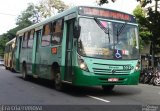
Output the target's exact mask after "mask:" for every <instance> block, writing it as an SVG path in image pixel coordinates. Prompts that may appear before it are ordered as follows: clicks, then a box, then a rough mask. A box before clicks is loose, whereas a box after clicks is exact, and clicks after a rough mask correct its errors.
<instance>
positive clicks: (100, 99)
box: [87, 95, 110, 103]
mask: <svg viewBox="0 0 160 111" xmlns="http://www.w3.org/2000/svg"><path fill="white" fill-rule="evenodd" d="M87 96H88V97H90V98H93V99H97V100H100V101H103V102H106V103H109V102H110V101H108V100H105V99H102V98H98V97H95V96H91V95H87Z"/></svg>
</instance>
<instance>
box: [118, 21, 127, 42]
mask: <svg viewBox="0 0 160 111" xmlns="http://www.w3.org/2000/svg"><path fill="white" fill-rule="evenodd" d="M126 25H127V22H125V23H124V24H123V25H122V26H121V27H120V29H119V30H118V28H117V43H118V37H119V35H120V34H121V33H122V31H123V30H124V28H125V27H126Z"/></svg>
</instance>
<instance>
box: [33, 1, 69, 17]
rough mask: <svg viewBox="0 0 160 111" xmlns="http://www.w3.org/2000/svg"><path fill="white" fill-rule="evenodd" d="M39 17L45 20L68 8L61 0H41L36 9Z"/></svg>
mask: <svg viewBox="0 0 160 111" xmlns="http://www.w3.org/2000/svg"><path fill="white" fill-rule="evenodd" d="M36 8H37V9H38V12H40V15H41V17H43V18H47V17H50V16H51V15H55V14H56V13H57V12H58V13H59V12H62V11H64V10H65V9H67V8H68V6H67V5H65V4H64V2H63V1H61V0H42V1H41V2H40V4H39V5H38V6H37V7H36Z"/></svg>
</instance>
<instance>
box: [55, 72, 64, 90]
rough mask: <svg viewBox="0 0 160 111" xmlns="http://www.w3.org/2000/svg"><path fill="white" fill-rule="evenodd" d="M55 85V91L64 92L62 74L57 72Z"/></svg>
mask: <svg viewBox="0 0 160 111" xmlns="http://www.w3.org/2000/svg"><path fill="white" fill-rule="evenodd" d="M54 77H55V78H54V85H55V89H56V90H58V91H62V90H63V84H62V81H61V74H60V72H59V71H56V72H55V76H54Z"/></svg>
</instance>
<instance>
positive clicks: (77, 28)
mask: <svg viewBox="0 0 160 111" xmlns="http://www.w3.org/2000/svg"><path fill="white" fill-rule="evenodd" d="M80 32H81V26H79V25H76V26H75V27H74V29H73V35H74V38H79V36H80Z"/></svg>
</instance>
